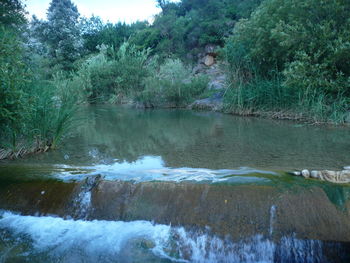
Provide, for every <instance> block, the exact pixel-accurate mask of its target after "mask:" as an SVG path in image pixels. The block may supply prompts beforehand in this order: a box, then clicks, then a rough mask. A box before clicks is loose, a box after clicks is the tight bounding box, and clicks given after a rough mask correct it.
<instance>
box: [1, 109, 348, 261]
mask: <svg viewBox="0 0 350 263" xmlns="http://www.w3.org/2000/svg"><path fill="white" fill-rule="evenodd" d="M78 123H79V125H78V127H77V128H76V129H75V130H74V131H72V133H71V134H70V136H68V137H67V138H66V139H65V140H64V142H63V144H62V145H61V147H60V148H59V149H57V150H55V151H49V152H47V153H43V154H40V155H32V156H28V157H26V158H24V159H20V160H12V161H1V162H0V209H1V210H0V262H39V263H40V262H346V260H350V258H349V257H350V243H349V242H350V200H349V199H350V186H349V185H335V184H331V183H327V182H320V181H316V180H311V179H309V180H306V179H304V178H299V177H293V176H291V175H289V174H288V173H287V172H289V171H292V170H294V169H297V170H300V169H303V168H307V169H341V168H342V166H345V165H349V164H350V154H349V153H350V130H349V128H344V127H334V126H329V127H328V126H312V125H303V124H300V123H295V122H288V121H274V120H265V119H257V118H243V117H235V116H230V115H224V114H220V113H213V112H195V111H188V110H138V109H131V108H128V107H116V106H107V105H98V106H86V107H84V108H82V109H81V111H80V112H79V116H78Z"/></svg>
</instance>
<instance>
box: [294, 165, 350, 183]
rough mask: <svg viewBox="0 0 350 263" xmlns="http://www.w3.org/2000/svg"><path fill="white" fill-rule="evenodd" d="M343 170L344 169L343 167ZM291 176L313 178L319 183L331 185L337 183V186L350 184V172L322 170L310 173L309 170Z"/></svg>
mask: <svg viewBox="0 0 350 263" xmlns="http://www.w3.org/2000/svg"><path fill="white" fill-rule="evenodd" d="M344 168H345V167H344ZM292 174H293V175H297V176H300V175H301V176H303V177H304V178H310V177H311V178H313V179H319V180H321V181H327V182H331V183H337V184H347V183H350V170H346V169H344V170H342V171H329V170H322V171H315V170H314V171H311V173H310V172H309V170H306V169H305V170H302V171H301V172H298V171H296V172H292Z"/></svg>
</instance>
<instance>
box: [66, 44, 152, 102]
mask: <svg viewBox="0 0 350 263" xmlns="http://www.w3.org/2000/svg"><path fill="white" fill-rule="evenodd" d="M148 54H149V50H142V51H138V50H136V48H135V47H134V46H131V45H129V44H128V43H124V44H123V45H122V46H121V47H120V48H119V50H118V51H114V50H113V49H112V48H108V47H106V46H101V47H100V52H99V53H98V54H97V55H93V56H91V57H90V58H88V59H87V60H86V61H84V62H83V63H82V65H81V66H80V67H79V70H78V71H77V73H76V74H74V75H73V78H72V79H73V83H74V84H75V85H76V86H80V87H81V88H82V89H83V91H84V92H85V96H86V97H87V99H88V101H89V102H96V101H108V100H111V99H112V100H113V99H114V100H115V98H119V99H121V98H122V97H124V96H130V95H133V94H135V93H138V92H140V91H142V90H143V79H144V78H145V77H146V76H147V67H145V63H146V60H147V57H148Z"/></svg>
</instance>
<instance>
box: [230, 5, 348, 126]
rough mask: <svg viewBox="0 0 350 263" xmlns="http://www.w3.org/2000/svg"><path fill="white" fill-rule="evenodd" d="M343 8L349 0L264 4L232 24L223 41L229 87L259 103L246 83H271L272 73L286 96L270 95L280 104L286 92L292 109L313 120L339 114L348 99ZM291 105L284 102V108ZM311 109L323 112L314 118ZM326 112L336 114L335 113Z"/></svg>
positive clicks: (344, 107) (345, 8)
mask: <svg viewBox="0 0 350 263" xmlns="http://www.w3.org/2000/svg"><path fill="white" fill-rule="evenodd" d="M349 10H350V2H349V1H338V0H334V1H327V0H321V1H320V0H307V1H303V0H266V1H264V2H263V3H262V4H261V6H260V7H259V8H257V10H256V11H255V12H253V14H252V16H251V18H250V19H244V20H241V21H240V22H239V23H237V25H236V27H235V29H234V34H233V35H232V36H231V37H230V38H229V39H228V41H227V43H226V55H227V59H228V61H229V64H230V69H231V72H232V73H233V74H232V76H233V78H232V82H233V86H235V87H237V85H236V84H235V83H237V82H239V87H241V85H243V86H244V88H245V89H248V90H247V91H244V93H245V94H248V93H249V92H250V91H252V90H254V92H252V94H251V95H252V96H253V98H252V100H253V101H256V100H260V101H264V100H265V98H266V96H265V95H266V94H264V93H261V92H259V90H260V89H259V88H254V89H252V85H253V86H254V85H255V84H254V83H259V82H260V81H261V79H265V80H267V81H270V82H271V83H274V77H275V75H276V74H278V75H279V76H280V81H279V85H278V86H280V88H279V89H280V90H283V92H282V93H281V94H286V96H287V97H283V96H282V97H278V96H277V97H276V98H279V99H281V101H280V103H279V104H280V105H283V104H284V102H285V101H289V99H290V98H291V94H292V101H293V100H294V105H298V108H299V109H300V108H303V109H305V110H306V111H307V113H308V114H311V115H312V116H314V117H315V118H317V116H322V119H324V118H326V117H325V115H327V114H328V117H329V118H333V117H331V116H334V115H337V116H342V115H344V113H345V111H346V110H348V109H349V104H348V103H349V100H348V98H349V97H350V70H349V68H350V64H349V61H350V43H349V38H350V19H349V17H348V12H349ZM252 69H253V70H252ZM272 86H274V84H273V85H272ZM241 88H243V87H241ZM268 90H270V89H268ZM273 90H275V89H273ZM270 91H271V90H270ZM232 92H233V93H238V91H237V92H236V91H232ZM271 92H273V91H271ZM314 94H317V96H315V95H314ZM259 96H263V98H259V99H258V98H257V97H259ZM271 96H273V97H275V94H273V93H272V94H271ZM266 103H268V101H267V102H266ZM258 104H259V103H258ZM334 104H341V105H342V106H340V107H334V106H332V105H334ZM272 105H275V104H272ZM272 105H269V106H268V105H264V107H262V105H260V106H261V107H259V108H260V109H264V108H266V107H267V108H270V106H272ZM317 105H318V106H317ZM320 105H322V107H320ZM291 106H292V105H290V104H286V106H285V108H289V109H290V107H291ZM316 108H318V109H320V108H323V109H327V110H322V111H321V112H322V114H319V112H320V110H317V111H315V110H314V109H316ZM331 109H334V110H337V111H339V110H341V111H342V112H338V113H336V114H335V113H334V111H333V110H331ZM316 112H318V113H317V114H316ZM339 121H342V120H341V119H339Z"/></svg>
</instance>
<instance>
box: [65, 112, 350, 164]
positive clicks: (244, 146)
mask: <svg viewBox="0 0 350 263" xmlns="http://www.w3.org/2000/svg"><path fill="white" fill-rule="evenodd" d="M84 115H85V116H86V122H85V124H84V125H83V126H82V127H81V129H80V130H79V134H81V136H79V137H78V138H76V139H75V140H74V142H72V145H74V146H71V147H72V149H71V150H72V151H76V150H77V148H80V147H82V149H85V150H84V151H85V155H87V154H88V152H89V151H91V150H92V149H94V148H96V149H97V152H98V154H99V159H108V158H117V159H121V160H127V161H134V160H136V159H138V158H139V157H140V156H144V155H157V156H162V158H163V159H164V160H165V162H166V165H167V166H171V167H182V166H187V167H203V168H215V169H222V168H235V167H240V166H251V167H256V168H276V169H283V168H289V169H291V168H293V167H295V168H304V167H305V168H306V167H308V168H335V167H337V166H341V165H345V164H347V163H346V162H348V163H349V162H350V160H349V157H348V153H349V151H350V140H349V137H350V136H349V131H348V130H346V129H336V128H332V129H326V128H321V127H310V126H305V127H296V126H295V124H294V123H290V122H282V123H281V122H276V121H271V120H261V119H255V118H240V117H233V116H229V115H222V114H216V113H202V112H193V111H184V110H146V111H144V110H135V109H127V108H121V107H115V106H97V107H89V108H88V109H87V110H86V112H85V113H84Z"/></svg>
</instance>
